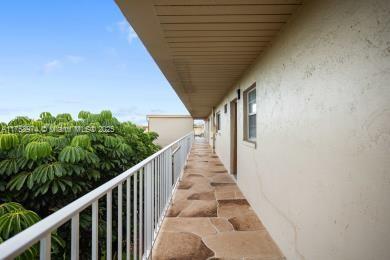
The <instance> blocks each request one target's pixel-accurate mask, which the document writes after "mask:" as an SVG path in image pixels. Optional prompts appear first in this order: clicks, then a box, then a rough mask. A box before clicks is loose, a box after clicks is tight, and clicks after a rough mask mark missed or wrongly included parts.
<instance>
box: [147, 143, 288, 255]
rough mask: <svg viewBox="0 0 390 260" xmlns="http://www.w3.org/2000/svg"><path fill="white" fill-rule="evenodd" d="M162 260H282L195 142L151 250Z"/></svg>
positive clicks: (206, 147)
mask: <svg viewBox="0 0 390 260" xmlns="http://www.w3.org/2000/svg"><path fill="white" fill-rule="evenodd" d="M152 258H153V259H154V260H163V259H164V260H165V259H176V260H180V259H194V260H196V259H202V260H203V259H229V260H233V259H258V260H260V259H266V260H279V259H284V258H283V256H282V254H281V252H280V251H279V249H278V247H277V246H276V244H275V243H274V242H273V240H272V239H271V237H270V236H269V234H268V232H267V231H266V230H265V228H264V226H263V225H262V223H261V222H260V220H259V219H258V218H257V216H256V214H255V213H254V211H253V210H252V208H251V207H250V205H249V204H248V202H247V200H246V199H245V197H244V196H243V194H242V193H241V191H240V190H239V188H238V187H237V185H236V184H235V182H234V180H233V179H232V178H231V177H230V175H229V174H228V173H227V171H226V169H225V168H224V166H223V164H222V163H221V162H220V160H219V159H218V156H216V155H214V154H213V153H212V152H211V149H210V148H209V145H208V144H207V143H206V142H205V141H202V140H196V141H195V143H194V145H193V148H192V151H191V154H190V157H189V160H188V164H187V166H186V169H185V171H184V175H183V178H182V180H181V182H180V183H179V185H178V189H177V191H176V193H175V195H174V199H173V203H172V205H171V207H170V209H169V211H168V215H167V217H166V218H165V220H164V222H163V225H162V228H161V231H160V233H159V235H158V237H157V240H156V243H155V247H154V250H153V257H152Z"/></svg>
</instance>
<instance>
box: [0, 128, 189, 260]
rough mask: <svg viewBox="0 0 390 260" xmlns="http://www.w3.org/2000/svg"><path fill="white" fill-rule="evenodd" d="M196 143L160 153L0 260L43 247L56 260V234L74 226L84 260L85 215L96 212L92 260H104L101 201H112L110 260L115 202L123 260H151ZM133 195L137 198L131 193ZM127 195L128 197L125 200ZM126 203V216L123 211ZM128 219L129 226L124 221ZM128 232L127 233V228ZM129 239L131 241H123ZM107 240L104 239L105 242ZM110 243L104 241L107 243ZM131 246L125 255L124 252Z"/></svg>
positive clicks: (22, 239)
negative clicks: (81, 229)
mask: <svg viewBox="0 0 390 260" xmlns="http://www.w3.org/2000/svg"><path fill="white" fill-rule="evenodd" d="M193 140H194V135H193V133H189V134H187V135H185V136H184V137H182V138H180V139H179V140H177V141H175V142H173V143H172V144H170V145H168V146H166V147H165V148H163V149H161V150H160V151H158V152H157V153H155V154H153V155H152V156H150V157H148V158H147V159H145V160H143V161H142V162H140V163H138V164H137V165H135V166H133V167H132V168H130V169H129V170H127V171H125V172H124V173H122V174H120V175H118V176H117V177H115V178H113V179H111V180H110V181H108V182H106V183H105V184H103V185H101V186H100V187H98V188H96V189H94V190H93V191H91V192H89V193H87V194H86V195H84V196H82V197H81V198H79V199H77V200H75V201H73V202H72V203H70V204H68V205H67V206H65V207H63V208H62V209H60V210H58V211H56V212H55V213H53V214H51V215H50V216H48V217H46V218H45V219H43V220H41V221H39V222H38V223H36V224H35V225H33V226H31V227H29V228H27V229H26V230H24V231H22V232H20V233H19V234H17V235H15V236H14V237H12V238H10V239H8V240H7V241H5V242H4V243H2V244H0V259H13V258H15V257H16V256H18V255H20V254H22V253H23V252H24V251H25V250H27V249H28V248H29V247H31V246H32V245H34V244H35V243H37V242H39V243H40V247H39V248H40V252H39V254H40V259H50V257H51V233H52V232H53V231H55V230H56V229H57V228H59V227H60V226H62V225H63V224H64V223H66V222H67V221H69V220H71V248H70V249H69V250H70V255H71V259H74V260H75V259H79V215H80V213H81V212H82V211H83V210H85V209H86V208H87V207H90V206H91V208H92V246H91V250H92V252H91V255H92V259H99V258H100V257H99V256H100V254H99V232H98V221H99V200H100V199H102V198H103V197H105V199H106V208H107V210H106V225H107V226H106V237H105V239H106V252H105V254H106V256H107V259H112V254H113V252H112V232H113V230H112V200H113V193H114V192H115V193H116V194H117V195H118V196H116V198H117V200H118V201H117V205H118V206H117V210H118V214H117V227H118V230H117V240H118V248H117V252H116V254H117V257H116V258H117V259H122V257H123V251H124V253H125V254H126V259H128V260H130V259H148V258H149V256H150V254H151V250H152V247H153V244H154V241H155V239H156V237H157V234H158V231H159V228H160V226H161V223H162V220H163V219H164V216H165V213H166V211H167V209H168V207H169V203H170V200H171V197H172V194H173V191H174V189H175V186H176V184H177V182H178V179H179V176H180V174H181V172H182V170H183V169H184V166H185V164H186V160H187V157H188V154H189V152H190V149H191V146H192V143H193ZM131 191H132V192H131ZM124 192H125V193H126V196H124ZM123 197H125V202H126V203H125V205H126V206H125V210H126V214H124V212H123V211H122V210H123ZM123 216H125V218H126V221H125V222H124V221H123V219H122V218H123ZM124 227H125V228H126V230H125V232H123V230H124V229H123V228H124ZM123 233H125V238H124V237H123ZM102 239H104V238H102ZM103 241H104V240H103ZM124 242H125V244H126V245H125V250H123V246H122V245H124Z"/></svg>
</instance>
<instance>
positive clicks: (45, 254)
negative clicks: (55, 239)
mask: <svg viewBox="0 0 390 260" xmlns="http://www.w3.org/2000/svg"><path fill="white" fill-rule="evenodd" d="M50 253H51V233H49V234H48V235H46V236H45V237H44V238H42V239H41V242H40V244H39V259H40V260H50V257H51V254H50Z"/></svg>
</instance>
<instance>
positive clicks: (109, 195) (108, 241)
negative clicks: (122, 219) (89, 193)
mask: <svg viewBox="0 0 390 260" xmlns="http://www.w3.org/2000/svg"><path fill="white" fill-rule="evenodd" d="M106 217H107V219H106V222H107V223H106V224H107V233H106V234H107V237H106V254H107V260H111V259H112V190H110V191H109V192H107V216H106Z"/></svg>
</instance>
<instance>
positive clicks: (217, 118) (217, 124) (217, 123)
mask: <svg viewBox="0 0 390 260" xmlns="http://www.w3.org/2000/svg"><path fill="white" fill-rule="evenodd" d="M215 128H216V129H217V133H218V132H219V131H221V111H218V112H217V113H216V114H215Z"/></svg>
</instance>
